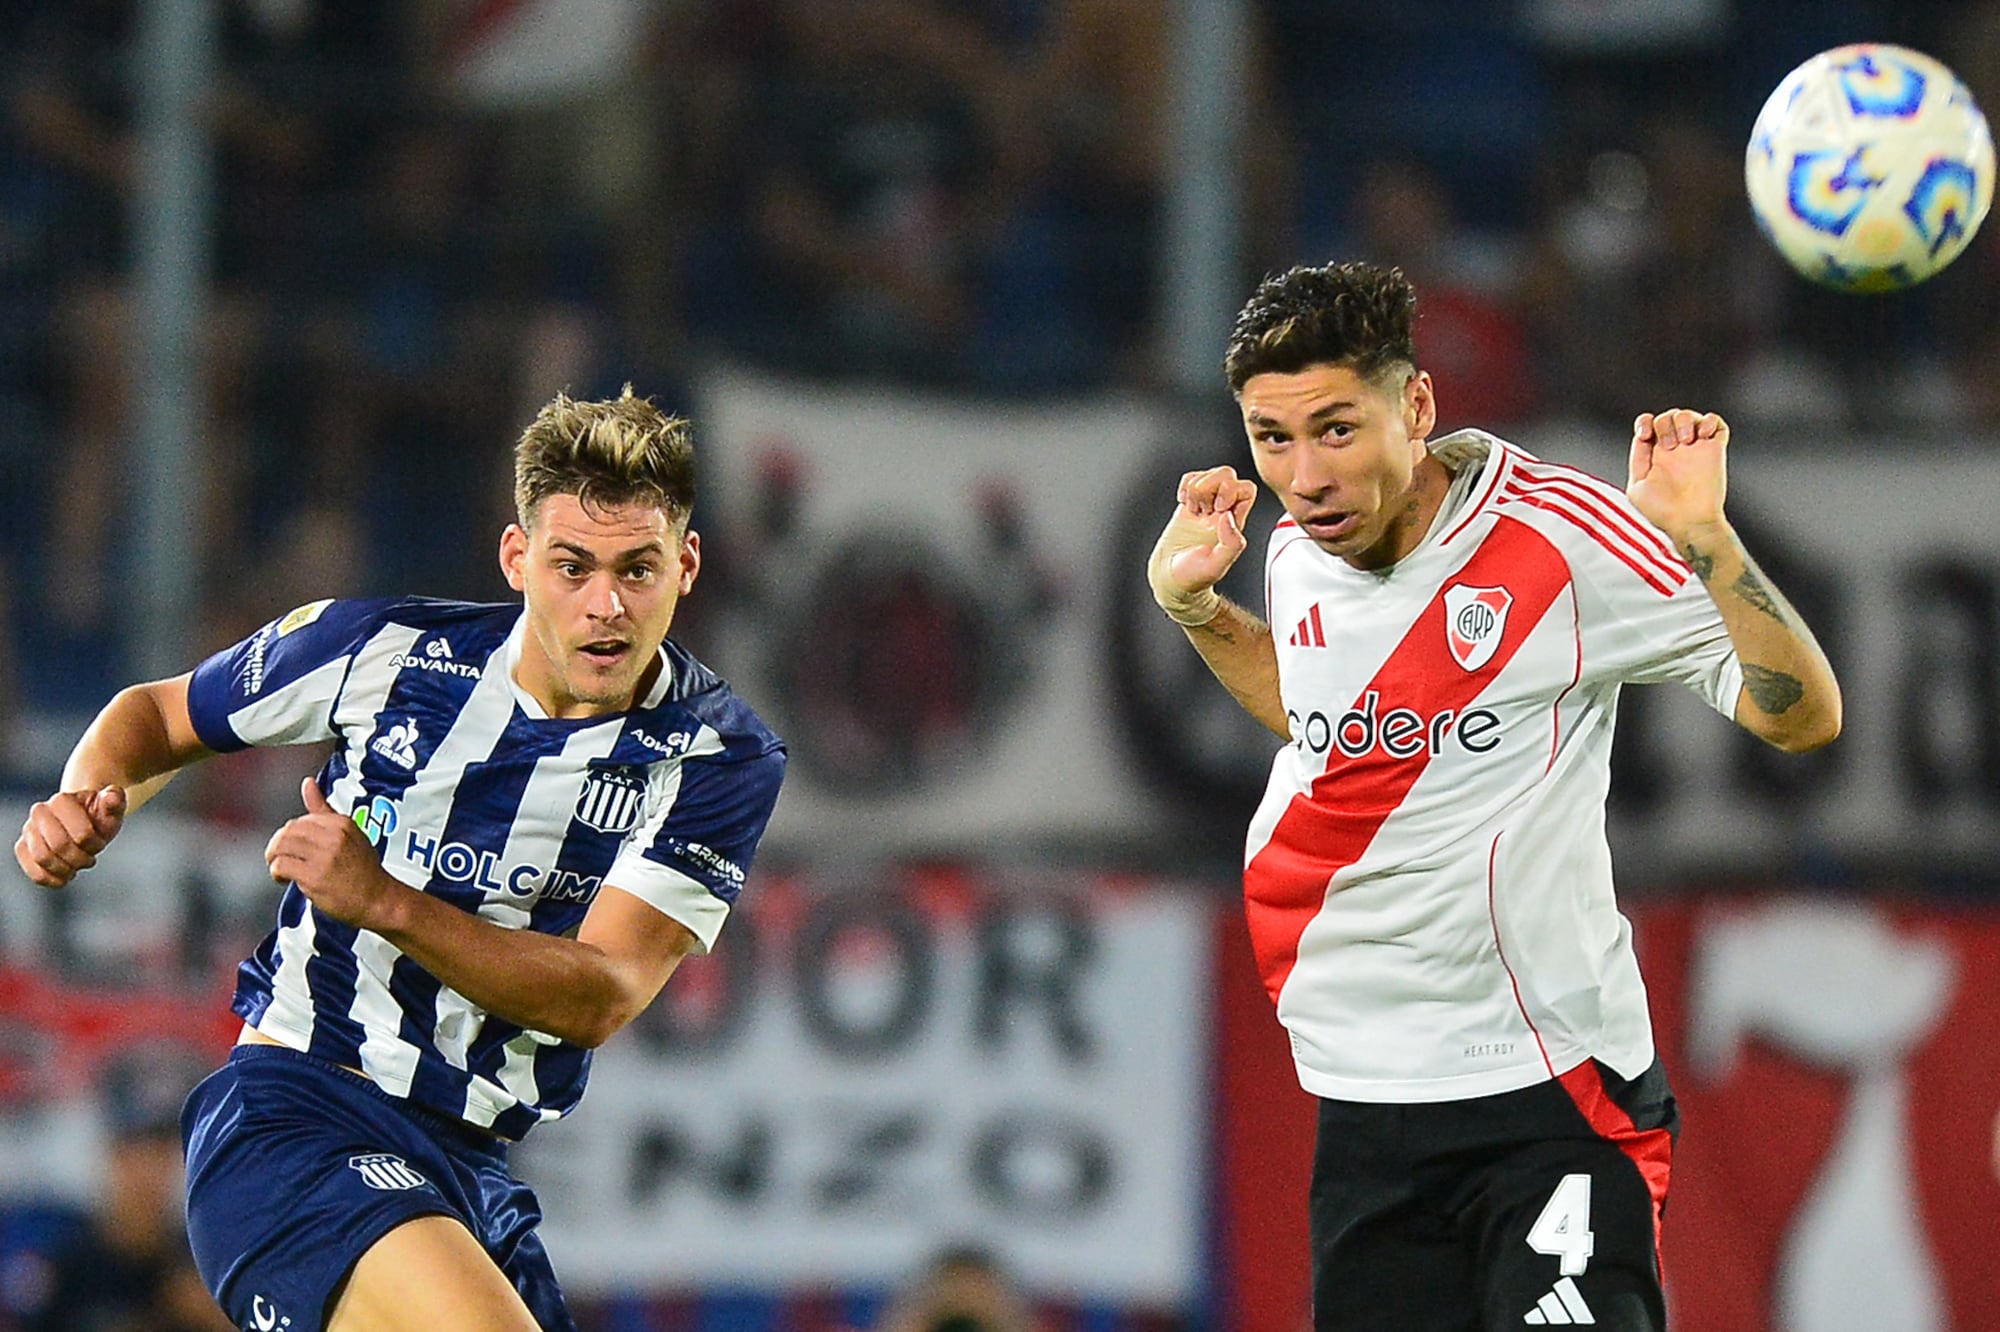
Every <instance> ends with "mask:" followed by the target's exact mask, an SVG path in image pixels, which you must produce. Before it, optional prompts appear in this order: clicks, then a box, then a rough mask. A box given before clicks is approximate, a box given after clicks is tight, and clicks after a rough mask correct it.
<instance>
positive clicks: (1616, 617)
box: [1572, 496, 1743, 717]
mask: <svg viewBox="0 0 2000 1332" xmlns="http://www.w3.org/2000/svg"><path fill="white" fill-rule="evenodd" d="M1619 499H1620V501H1622V502H1623V503H1624V505H1625V515H1624V516H1626V517H1627V518H1628V519H1629V521H1630V522H1631V523H1632V524H1635V525H1638V526H1643V527H1644V529H1645V531H1646V532H1649V533H1650V532H1655V531H1656V529H1654V528H1652V527H1651V525H1650V524H1647V523H1646V520H1645V519H1643V518H1641V517H1640V516H1639V513H1638V510H1636V509H1634V508H1631V507H1630V502H1629V501H1623V497H1622V496H1621V497H1619ZM1578 545H1579V547H1580V549H1579V550H1578V551H1577V552H1575V553H1573V555H1572V564H1573V567H1574V569H1575V571H1576V573H1577V575H1578V579H1577V596H1578V612H1579V615H1580V618H1581V622H1582V634H1583V670H1584V675H1585V676H1586V677H1587V678H1590V679H1594V680H1600V681H1607V682H1615V683H1620V684H1660V683H1673V684H1681V685H1685V686H1687V687H1688V688H1689V689H1692V690H1693V691H1694V692H1695V693H1696V694H1698V695H1700V696H1701V698H1702V699H1703V700H1704V701H1705V702H1706V703H1707V704H1708V705H1709V706H1710V707H1711V708H1714V709H1715V710H1716V711H1717V712H1719V713H1721V714H1722V715H1723V716H1725V717H1734V716H1735V715H1736V700H1737V696H1738V695H1739V694H1740V693H1741V692H1742V688H1743V667H1742V664H1741V663H1740V662H1739V661H1738V660H1737V657H1736V648H1735V646H1734V645H1733V644H1732V643H1731V642H1730V641H1729V631H1728V629H1727V627H1725V626H1724V624H1723V623H1722V612H1721V611H1719V610H1717V609H1716V607H1715V601H1714V599H1713V598H1711V597H1710V596H1709V595H1708V589H1707V588H1706V587H1704V586H1703V585H1702V583H1701V580H1700V579H1698V578H1696V577H1695V576H1694V571H1693V570H1692V569H1690V568H1688V566H1687V564H1686V562H1685V561H1683V560H1682V559H1681V558H1680V557H1679V556H1678V555H1677V554H1674V553H1673V551H1672V548H1671V547H1670V546H1669V545H1668V544H1667V542H1666V540H1665V538H1664V537H1661V538H1659V539H1658V545H1657V547H1653V548H1642V547H1639V546H1638V545H1637V544H1636V543H1632V544H1626V545H1620V544H1606V543H1600V542H1589V541H1586V542H1580V543H1578Z"/></svg>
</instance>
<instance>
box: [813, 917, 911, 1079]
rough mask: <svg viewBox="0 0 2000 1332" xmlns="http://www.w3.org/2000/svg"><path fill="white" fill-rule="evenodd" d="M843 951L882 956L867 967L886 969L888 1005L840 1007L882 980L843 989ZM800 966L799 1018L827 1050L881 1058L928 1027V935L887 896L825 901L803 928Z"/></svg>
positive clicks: (873, 1002)
mask: <svg viewBox="0 0 2000 1332" xmlns="http://www.w3.org/2000/svg"><path fill="white" fill-rule="evenodd" d="M844 949H853V950H854V951H856V952H860V953H864V954H871V953H873V952H874V951H875V950H877V949H880V950H882V952H883V953H884V954H885V955H883V956H880V957H877V956H872V955H871V956H867V960H866V963H865V965H867V966H869V967H870V968H877V967H879V968H885V969H887V984H888V986H890V987H892V988H891V989H890V992H889V995H888V997H887V998H886V1000H880V1001H878V998H877V996H876V995H870V997H869V1001H868V1005H867V1006H868V1007H869V1008H870V1009H872V1010H873V1011H867V1012H861V1011H857V1009H859V1008H861V1007H862V1005H861V1004H858V1003H853V1002H848V1003H842V1002H840V1001H839V999H838V998H837V997H836V996H837V994H838V993H840V992H852V991H858V990H864V989H867V990H878V991H879V989H880V988H881V987H880V986H879V985H878V984H877V983H876V980H877V978H876V977H874V976H872V975H871V976H869V977H868V978H866V980H865V981H864V982H859V983H857V984H855V985H853V986H848V985H844V984H843V983H842V977H841V975H840V973H841V971H842V969H843V966H842V962H841V959H840V956H839V954H840V953H841V952H842V950H844ZM793 962H794V965H795V966H796V968H797V979H798V991H799V1008H800V1017H801V1018H802V1019H803V1020H804V1022H805V1025H806V1029H807V1030H808V1031H809V1032H810V1033H811V1034H812V1036H813V1038H814V1039H815V1040H816V1041H818V1042H819V1043H820V1044H821V1045H823V1046H825V1047H826V1048H827V1049H829V1050H832V1051H834V1052H835V1053H836V1054H843V1055H857V1056H869V1055H882V1054H888V1053H889V1052H891V1051H893V1050H899V1049H901V1048H902V1047H904V1046H906V1045H908V1044H909V1043H910V1041H911V1039H912V1038H913V1037H915V1036H916V1034H917V1033H918V1032H919V1031H921V1030H922V1029H923V1024H924V1018H925V1017H926V1016H927V1015H928V1014H929V1012H930V1007H931V996H932V993H933V992H934V991H935V990H936V988H937V984H936V982H937V976H936V971H937V968H936V964H935V962H934V960H933V959H932V957H931V936H930V930H929V929H928V928H927V927H926V925H925V924H924V921H923V918H922V917H921V916H919V915H918V914H917V913H916V911H914V910H913V909H911V908H910V907H908V906H905V905H902V904H901V903H892V902H890V901H888V900H886V899H881V898H873V899H861V900H856V901H853V902H845V903H844V902H839V901H836V900H833V899H830V898H829V899H822V900H821V903H820V908H819V910H818V911H816V912H814V913H813V915H811V916H810V917H809V918H808V919H807V920H806V922H805V924H804V925H803V926H802V927H801V928H800V930H799V937H798V944H797V951H796V953H795V954H794V957H793Z"/></svg>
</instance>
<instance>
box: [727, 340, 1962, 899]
mask: <svg viewBox="0 0 2000 1332" xmlns="http://www.w3.org/2000/svg"><path fill="white" fill-rule="evenodd" d="M705 396H706V398H707V403H706V407H705V416H706V419H707V421H708V429H707V432H706V444H705V452H704V457H705V458H707V459H709V460H711V461H712V463H713V466H714V469H715V471H716V472H717V476H716V477H715V482H716V485H715V493H716V494H717V495H718V496H719V509H718V513H719V515H720V517H721V519H722V525H723V527H724V528H725V529H726V530H724V531H723V532H722V533H720V534H719V540H720V543H721V544H723V545H725V546H726V547H727V548H728V549H729V551H730V552H731V553H730V555H728V556H727V558H729V560H730V563H731V566H732V568H734V569H736V570H738V571H747V573H748V575H749V576H748V577H747V578H745V579H743V581H742V583H741V584H740V585H739V587H738V588H737V592H738V593H739V594H740V595H738V596H733V597H731V598H730V599H729V600H730V603H731V607H732V609H731V611H730V612H729V613H728V616H727V619H728V625H727V629H728V634H727V637H726V641H725V642H724V643H723V644H722V645H721V646H722V650H721V651H720V652H719V653H718V657H719V659H720V660H722V661H723V662H724V663H725V664H726V666H727V668H728V670H729V672H730V673H731V675H732V677H733V679H734V682H735V683H736V684H737V685H738V686H739V688H741V689H742V690H743V692H744V693H745V694H746V695H747V696H749V697H750V698H751V699H753V701H755V702H756V703H757V704H758V705H759V706H760V707H762V708H765V709H766V711H767V712H768V713H769V714H770V715H771V716H772V718H773V720H774V722H775V724H776V725H777V726H778V729H779V730H780V731H781V732H782V733H784V734H785V735H786V736H787V738H788V739H790V740H791V741H792V745H793V755H794V764H793V772H792V775H791V776H790V777H789V778H788V780H787V784H786V790H785V795H784V798H783V800H782V801H781V802H780V805H779V810H778V817H777V820H776V822H775V823H774V824H773V828H772V836H771V842H770V844H771V845H772V846H773V847H774V848H777V849H778V850H779V852H780V853H781V854H802V855H809V856H811V857H813V858H815V859H816V860H817V859H820V858H823V857H827V856H847V855H869V854H873V855H899V854H908V853H910V852H912V851H937V850H942V851H946V852H953V851H964V850H983V849H984V848H986V847H988V846H991V845H994V844H996V843H999V844H1003V845H1006V846H1008V847H1010V848H1011V847H1020V846H1024V845H1040V846H1060V847H1063V848H1065V849H1071V850H1075V849H1082V850H1085V851H1088V852H1095V853H1097V854H1100V855H1109V856H1113V857H1116V858H1118V859H1120V860H1123V861H1125V862H1127V863H1141V864H1157V863H1162V862H1161V861H1160V859H1159V858H1160V857H1161V856H1163V855H1171V856H1173V857H1175V858H1176V859H1175V860H1174V862H1172V863H1176V864H1185V863H1187V857H1188V856H1190V855H1194V856H1196V857H1198V858H1199V859H1200V861H1201V863H1203V864H1205V865H1226V864H1227V863H1228V861H1229V859H1230V858H1231V857H1232V856H1234V855H1235V854H1236V852H1237V849H1238V848H1240V845H1241V837H1242V830H1243V827H1244V824H1245V821H1246V820H1247V817H1248V814H1249V811H1250V809H1251V808H1252V807H1253V805H1254V803H1255V798H1256V795H1257V793H1258V791H1260V790H1261V788H1262V785H1263V781H1264V778H1265V775H1266V773H1267V771H1268V768H1269V764H1270V756H1271V754H1272V752H1273V750H1274V749H1275V748H1276V744H1277V741H1276V740H1275V738H1274V737H1272V736H1270V735H1269V734H1268V733H1266V732H1264V731H1263V730H1262V729H1261V728H1260V727H1258V726H1257V725H1256V724H1255V723H1254V722H1251V721H1250V720H1249V719H1248V718H1247V717H1246V716H1244V715H1243V714H1242V712H1241V710H1240V709H1239V708H1238V707H1237V706H1236V704H1235V703H1234V701H1233V700H1231V699H1230V698H1229V697H1228V695H1227V694H1225V693H1224V692H1223V690H1222V689H1221V688H1220V687H1219V686H1218V685H1217V684H1216V683H1215V681H1214V680H1213V678H1212V677H1211V676H1210V675H1209V674H1208V671H1207V670H1206V668H1205V667H1204V666H1203V665H1202V664H1201V662H1200V660H1199V658H1197V657H1196V655H1195V653H1194V652H1193V650H1192V649H1191V648H1190V647H1189V646H1188V644H1187V642H1186V640H1185V638H1184V637H1183V636H1182V634H1181V633H1180V631H1179V630H1178V629H1177V628H1175V626H1173V625H1172V624H1170V623H1168V622H1167V621H1166V620H1165V618H1164V617H1163V616H1161V615H1160V613H1159V612H1158V610H1157V609H1156V608H1155V607H1154V606H1153V604H1152V601H1151V598H1150V597H1149V596H1148V594H1147V591H1146V586H1145V579H1144V564H1145V558H1146V554H1147V551H1148V550H1149V549H1150V547H1151V544H1152V542H1153V540H1154V538H1155V537H1156V536H1157V534H1158V531H1159V527H1160V524H1161V523H1162V522H1163V521H1164V520H1165V516H1166V514H1167V513H1168V512H1169V510H1170V508H1171V505H1172V497H1173V486H1174V480H1175V478H1176V477H1177V476H1178V475H1179V474H1180V472H1181V471H1182V470H1184V469H1187V468H1191V467H1196V466H1206V465H1211V464H1215V463H1225V462H1226V463H1232V464H1234V465H1235V466H1236V467H1238V468H1239V469H1240V470H1242V471H1243V472H1245V473H1246V474H1248V473H1249V470H1250V469H1249V458H1248V455H1247V450H1246V447H1245V445H1244V443H1243V439H1242V435H1241V431H1240V427H1238V426H1237V425H1236V424H1235V423H1234V422H1233V420H1232V419H1231V417H1230V414H1229V412H1228V410H1227V408H1228V404H1227V402H1226V400H1222V401H1219V402H1217V403H1215V404H1212V405H1206V404H1205V405H1203V406H1201V407H1198V408H1194V407H1182V408H1179V409H1175V408H1174V407H1173V406H1172V405H1171V404H1165V403H1155V404H1153V405H1151V406H1150V407H1148V406H1145V405H1135V404H1131V403H1119V402H1097V403H1082V404H1076V403H1065V404H1059V405H1056V406H1053V407H1049V408H1036V409H1026V408H992V407H986V406H980V405H975V404H967V403H955V402H950V401H940V400H932V399H921V398H904V397H895V396H891V395H888V394H886V393H883V392H881V391H869V392H862V391H859V390H852V389H850V390H844V391H843V390H824V389H815V388H809V387H808V388H801V387H799V386H795V385H789V384H784V383H772V382H765V381H758V380H754V379H750V378H744V377H737V376H724V377H719V378H717V379H714V380H713V381H711V382H710V383H709V384H708V385H707V393H706V395H705ZM1218 397H1220V395H1218ZM1519 442H1520V443H1522V444H1523V445H1525V446H1527V447H1528V448H1530V449H1531V450H1533V451H1535V452H1536V453H1538V454H1541V455H1542V456H1544V457H1547V458H1550V459H1553V460H1556V461H1562V462H1569V463H1573V464H1576V465H1578V466H1582V467H1584V468H1585V469H1587V470H1589V471H1592V472H1594V473H1596V474H1598V475H1600V476H1604V477H1607V478H1610V479H1612V480H1614V481H1622V479H1623V476H1624V467H1625V457H1624V450H1625V441H1624V439H1623V438H1621V437H1620V436H1619V432H1617V431H1616V430H1608V431H1604V432H1597V433H1589V434H1585V433H1581V432H1578V433H1566V434H1565V433H1551V432H1543V433H1540V434H1534V433H1524V434H1523V435H1522V437H1521V439H1520V441H1519ZM1996 507H2000V453H1996V452H1995V451H1993V450H1990V449H1980V448H1974V447H1970V446H1967V447H1962V448H1950V449H1947V448H1944V447H1942V446H1937V445H1925V444H1923V443H1920V442H1912V441H1898V440H1893V439H1867V440H1855V439H1829V440H1820V441H1814V442H1812V443H1810V444H1801V443H1799V442H1797V441H1787V442H1786V444H1785V445H1784V446H1782V447H1781V446H1776V445H1773V444H1771V443H1769V442H1768V441H1765V440H1762V439H1760V438H1758V437H1757V436H1755V435H1754V434H1752V435H1740V436H1739V437H1738V439H1737V440H1736V442H1735V444H1734V446H1733V448H1732V464H1731V479H1730V513H1731V516H1732V518H1733V519H1734V520H1735V522H1736V523H1737V525H1738V526H1739V527H1740V528H1741V529H1742V530H1743V532H1744V534H1745V536H1746V539H1747V540H1748V542H1749V544H1750V547H1751V550H1752V551H1753V553H1754V554H1755V555H1756V556H1757V558H1758V559H1759V560H1760V561H1761V562H1762V563H1763V565H1764V566H1765V568H1766V570H1767V572H1768V573H1769V574H1770V575H1771V577H1772V579H1773V581H1774V582H1776V583H1777V585H1778V586H1779V587H1780V588H1781V589H1782V590H1783V591H1784V592H1785V593H1786V594H1787V595H1788V596H1789V597H1790V598H1791V599H1792V600H1793V601H1794V602H1795V603H1797V604H1798V606H1799V607H1800V609H1801V610H1802V611H1804V612H1805V614H1806V615H1807V618H1808V619H1809V620H1810V621H1811V623H1812V624H1813V626H1814V628H1815V629H1816V630H1817V631H1818V632H1819V635H1820V637H1821V639H1822V640H1823V642H1824V643H1825V645H1826V647H1827V650H1828V652H1829V654H1830V655H1831V656H1832V658H1833V660H1834V663H1835V666H1836V668H1837V669H1838V671H1839V673H1840V678H1841V682H1842V686H1843V690H1844V693H1845V699H1846V733H1845V734H1844V735H1843V736H1842V738H1841V739H1840V741H1839V742H1838V743H1837V744H1836V745H1834V746H1832V747H1831V748H1830V749H1828V750H1826V751H1824V752H1823V753H1820V754H1815V755H1810V756H1807V757H1804V758H1799V757H1795V756H1790V755H1784V754H1779V753H1776V752H1775V751H1771V750H1768V749H1766V748H1765V747H1763V746H1761V745H1760V744H1759V743H1758V742H1756V741H1755V740H1752V739H1750V738H1749V737H1748V736H1746V735H1741V734H1738V733H1737V732H1736V731H1735V730H1734V729H1733V728H1731V727H1730V726H1729V725H1728V724H1727V723H1726V722H1724V721H1723V720H1721V719H1720V718H1717V717H1715V716H1714V715H1713V714H1712V713H1709V712H1708V711H1707V710H1706V709H1705V708H1703V707H1702V706H1701V705H1700V704H1699V703H1698V702H1696V701H1695V700H1694V699H1693V698H1692V697H1691V696H1686V695H1685V694H1684V693H1683V691H1678V690H1674V689H1660V688H1634V689H1628V690H1626V691H1625V692H1624V695H1623V701H1622V703H1621V711H1622V714H1623V715H1622V718H1621V723H1622V725H1621V734H1620V738H1619V743H1618V748H1617V757H1616V759H1615V768H1614V786H1613V798H1612V805H1611V829H1612V836H1613V842H1614V849H1615V850H1616V851H1617V852H1618V853H1619V855H1620V860H1621V869H1622V872H1623V873H1624V875H1625V881H1626V882H1628V883H1641V882H1646V881H1657V880H1665V879H1683V880H1685V879H1689V878H1701V877H1705V876H1709V875H1727V876H1732V877H1733V876H1738V875H1743V874H1753V873H1773V872H1788V871H1793V870H1796V869H1797V868H1798V867H1799V866H1800V865H1801V864H1806V865H1811V864H1815V863H1821V864H1826V865H1828V866H1830V867H1836V868H1843V869H1845V868H1852V869H1861V870H1883V869H1895V870H1897V871H1899V872H1901V871H1907V870H1929V871H1937V872H1947V873H1948V872H1953V871H1959V870H1965V869H1973V868H1978V867H1982V866H1986V865H1990V864H1991V863H1993V861H1994V860H1995V859H1996V858H2000V524H1996V522H1995V519H1994V513H1995V510H1996ZM1278 514H1279V507H1278V505H1277V503H1276V502H1275V500H1274V499H1273V498H1272V497H1271V496H1270V495H1268V494H1266V495H1263V496H1261V497H1260V498H1259V500H1258V503H1257V507H1256V509H1255V510H1254V511H1253V514H1252V518H1251V524H1250V527H1251V532H1250V535H1251V540H1252V548H1253V551H1259V550H1261V549H1262V545H1261V543H1262V539H1263V535H1264V534H1265V533H1267V532H1268V531H1269V528H1270V525H1271V523H1272V522H1273V521H1275V519H1276V518H1277V516H1278ZM1260 567H1261V560H1257V559H1251V558H1245V559H1244V560H1241V561H1239V562H1238V567H1237V569H1236V571H1234V572H1233V573H1232V574H1231V577H1230V579H1229V581H1228V582H1227V583H1226V584H1225V590H1226V591H1228V592H1229V593H1230V594H1231V595H1233V596H1235V597H1236V598H1237V599H1238V600H1240V601H1243V602H1244V603H1245V604H1247V605H1251V606H1253V607H1254V606H1261V604H1262V600H1263V589H1262V587H1261V586H1260V582H1259V577H1258V569H1259V568H1260ZM1337 632H1338V629H1337V626H1333V625H1328V626H1327V633H1328V635H1329V638H1331V637H1333V636H1334V635H1335V634H1337Z"/></svg>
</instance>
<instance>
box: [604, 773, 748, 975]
mask: <svg viewBox="0 0 2000 1332" xmlns="http://www.w3.org/2000/svg"><path fill="white" fill-rule="evenodd" d="M784 774H785V751H784V750H783V749H782V748H770V749H765V750H762V751H760V752H757V753H755V754H752V755H750V756H748V757H735V756H730V755H727V754H723V755H717V756H715V757H712V758H711V757H702V758H691V759H687V760H684V761H683V762H682V763H681V765H680V768H679V770H678V772H677V773H676V774H675V776H674V778H673V779H672V781H671V782H670V785H669V790H668V792H667V798H666V799H665V800H664V801H663V802H661V805H660V807H659V808H658V809H656V810H655V811H654V812H653V814H652V816H651V817H650V818H649V819H647V821H646V823H645V824H644V825H643V826H642V827H641V828H640V829H639V831H638V832H637V833H636V834H635V835H634V837H633V838H632V840H631V841H630V842H628V843H627V844H626V846H625V848H624V850H622V851H621V852H619V854H618V858H617V860H615V861H614V862H612V866H611V872H610V873H609V874H607V875H606V876H605V879H604V881H605V883H606V884H607V885H609V886H611V887H613V888H617V889H620V890H621V891H623V892H627V893H630V894H632V895H633V896H634V897H637V898H638V899H639V900H640V901H642V902H645V903H646V904H647V905H649V906H651V907H652V908H653V909H654V910H656V911H659V912H661V913H663V914H665V915H667V916H670V917H672V918H673V919H675V920H677V921H679V922H680V923H681V924H683V925H685V926H687V927H688V929H689V930H690V931H691V932H692V933H693V934H694V936H695V938H696V939H697V940H699V941H700V944H701V950H702V951H703V952H707V951H708V950H709V949H710V948H712V947H713V946H714V945H715V938H716V935H717V934H719V933H720V932H721V930H722V923H723V921H724V920H726V919H727V918H728V916H729V910H730V908H731V907H732V906H734V905H735V904H736V896H737V894H738V893H739V892H741V891H742V888H743V883H744V880H745V879H746V878H747V877H748V875H749V873H750V862H751V860H752V858H753V857H754V856H755V855H756V853H757V843H758V841H759V840H761V839H762V838H763V836H764V828H765V826H766V825H767V824H769V823H770V821H771V811H772V810H773V809H775V808H776V807H777V803H778V787H779V784H780V783H781V782H782V781H783V780H784Z"/></svg>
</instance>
